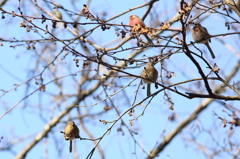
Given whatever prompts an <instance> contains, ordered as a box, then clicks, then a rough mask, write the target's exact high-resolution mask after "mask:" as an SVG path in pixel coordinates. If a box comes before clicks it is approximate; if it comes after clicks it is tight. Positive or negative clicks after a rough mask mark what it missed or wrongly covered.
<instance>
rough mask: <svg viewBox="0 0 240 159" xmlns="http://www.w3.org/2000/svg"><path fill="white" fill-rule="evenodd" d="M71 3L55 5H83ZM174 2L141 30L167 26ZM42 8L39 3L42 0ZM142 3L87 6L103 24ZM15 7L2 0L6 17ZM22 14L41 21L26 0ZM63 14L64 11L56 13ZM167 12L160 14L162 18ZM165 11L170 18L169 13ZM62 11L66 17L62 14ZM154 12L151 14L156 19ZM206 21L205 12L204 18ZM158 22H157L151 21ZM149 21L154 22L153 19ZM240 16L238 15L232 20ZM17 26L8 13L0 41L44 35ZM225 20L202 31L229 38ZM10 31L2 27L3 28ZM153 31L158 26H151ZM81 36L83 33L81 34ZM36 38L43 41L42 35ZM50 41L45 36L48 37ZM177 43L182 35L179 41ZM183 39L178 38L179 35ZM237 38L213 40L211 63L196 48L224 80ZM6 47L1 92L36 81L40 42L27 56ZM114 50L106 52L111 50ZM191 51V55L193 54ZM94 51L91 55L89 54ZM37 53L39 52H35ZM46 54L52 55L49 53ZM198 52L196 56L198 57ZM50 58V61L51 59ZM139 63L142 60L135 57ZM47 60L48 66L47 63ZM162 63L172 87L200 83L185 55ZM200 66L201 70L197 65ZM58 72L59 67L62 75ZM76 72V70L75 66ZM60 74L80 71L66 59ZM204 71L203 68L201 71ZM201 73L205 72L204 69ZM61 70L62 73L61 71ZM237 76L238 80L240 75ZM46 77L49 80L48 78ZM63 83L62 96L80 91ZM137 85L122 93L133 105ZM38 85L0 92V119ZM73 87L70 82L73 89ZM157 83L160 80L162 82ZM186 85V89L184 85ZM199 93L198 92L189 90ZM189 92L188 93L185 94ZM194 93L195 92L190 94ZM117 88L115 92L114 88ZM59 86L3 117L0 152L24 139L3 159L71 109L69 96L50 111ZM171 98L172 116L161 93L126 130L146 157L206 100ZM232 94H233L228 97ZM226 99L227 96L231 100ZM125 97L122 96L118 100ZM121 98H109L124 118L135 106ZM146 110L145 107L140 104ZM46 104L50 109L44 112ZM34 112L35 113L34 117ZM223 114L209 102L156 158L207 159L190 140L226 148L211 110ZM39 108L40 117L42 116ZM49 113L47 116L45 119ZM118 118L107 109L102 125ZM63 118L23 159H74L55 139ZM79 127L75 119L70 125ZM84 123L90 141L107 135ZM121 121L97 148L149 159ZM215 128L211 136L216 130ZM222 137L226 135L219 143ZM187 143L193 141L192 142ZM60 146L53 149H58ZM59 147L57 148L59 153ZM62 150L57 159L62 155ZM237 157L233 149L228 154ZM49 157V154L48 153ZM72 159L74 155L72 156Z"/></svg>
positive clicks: (123, 19) (109, 156) (102, 35)
mask: <svg viewBox="0 0 240 159" xmlns="http://www.w3.org/2000/svg"><path fill="white" fill-rule="evenodd" d="M75 2H76V3H75V4H76V5H75V6H72V5H71V4H70V2H68V1H63V0H59V1H57V3H58V4H60V5H63V6H64V7H65V8H66V9H68V10H72V11H74V12H77V11H79V10H81V8H82V6H83V4H85V3H86V1H75ZM176 2H177V3H179V1H171V0H170V1H159V2H156V3H154V8H153V9H154V10H155V11H156V12H158V13H159V15H154V14H151V13H150V14H149V16H148V17H147V18H146V19H145V24H146V25H147V26H151V24H153V22H152V19H159V21H160V22H165V21H167V20H168V19H169V18H171V17H172V16H173V15H175V14H176V7H177V5H175V4H174V3H176ZM39 3H40V2H39ZM144 3H146V1H142V0H138V1H136V0H135V1H133V0H132V1H126V0H122V1H111V0H98V1H92V2H91V3H90V8H89V9H90V11H92V13H93V14H95V15H101V14H103V12H107V15H106V19H109V18H110V17H113V16H116V15H118V14H120V13H122V12H124V11H127V10H128V9H129V8H133V7H136V6H139V5H142V4H144ZM17 7H18V3H17V1H13V0H10V1H8V2H7V4H6V5H4V6H3V9H4V10H7V11H9V12H11V11H15V12H16V13H18V10H17ZM42 7H44V8H46V10H48V11H51V8H50V7H49V8H48V6H42ZM146 9H147V7H143V8H140V9H137V10H133V11H131V12H129V13H127V14H124V15H122V16H120V17H119V18H116V19H114V20H112V21H110V22H109V23H116V24H121V23H123V24H128V17H129V16H130V15H132V14H136V15H139V17H142V16H143V14H144V13H145V11H146ZM22 10H23V11H24V12H23V14H26V15H29V16H38V17H40V15H39V10H37V9H36V7H35V6H34V5H33V4H32V3H31V2H30V1H29V2H26V3H25V5H24V6H23V8H22ZM60 11H61V10H60ZM163 11H164V12H163ZM166 11H167V12H166ZM61 12H62V13H63V11H61ZM156 12H154V13H156ZM206 15H207V14H206ZM156 16H157V18H156ZM153 17H154V18H153ZM235 17H237V16H235ZM63 20H66V21H71V18H70V17H69V16H68V15H67V14H65V13H63ZM21 21H22V19H20V18H12V17H11V16H10V15H6V14H5V19H1V20H0V25H1V29H0V37H1V38H3V39H8V40H13V39H18V40H28V39H41V38H42V37H41V36H40V35H39V34H34V33H33V32H32V33H27V32H26V30H25V29H24V28H20V27H19V23H20V22H21ZM226 21H229V19H224V18H222V17H219V15H218V14H212V15H211V16H209V17H208V18H206V19H205V20H204V21H203V22H202V25H203V26H205V27H207V28H208V31H209V32H210V34H212V35H215V34H220V33H227V32H233V31H232V30H227V29H226V27H224V24H225V22H226ZM36 22H37V24H38V25H40V26H42V27H43V28H44V27H45V25H46V24H48V25H49V27H50V29H51V23H50V22H46V23H45V24H41V21H40V20H39V21H36ZM80 22H87V20H84V18H81V20H80ZM6 26H7V27H6ZM93 26H94V25H86V26H84V29H85V30H89V29H91V28H92V27H93ZM152 27H157V26H152ZM179 27H180V23H176V24H174V25H173V26H172V28H175V29H176V28H179ZM191 28H192V26H190V28H189V29H191ZM189 31H190V30H188V31H187V43H190V41H192V37H191V32H189ZM56 32H60V33H59V34H57V37H59V38H64V39H66V38H71V37H73V35H71V34H70V33H68V31H65V30H63V28H57V29H56ZM80 32H81V30H80ZM41 35H43V36H46V35H44V34H43V33H41ZM161 35H169V34H168V33H163V34H161ZM46 37H47V36H46ZM92 37H94V39H91V40H93V41H94V42H96V43H97V44H98V45H99V46H104V45H105V44H106V43H108V42H110V41H112V40H113V39H116V38H117V37H116V35H115V34H114V28H113V27H112V28H111V29H110V30H107V31H105V32H101V29H100V28H99V29H97V30H96V31H95V32H94V33H92ZM178 37H180V36H178ZM180 38H181V37H180ZM236 39H239V36H237V35H231V36H226V37H217V38H212V43H211V44H210V45H211V46H212V49H213V50H214V52H215V55H216V59H214V60H213V59H211V57H210V55H209V54H208V50H207V49H206V47H205V46H204V45H199V44H196V46H198V47H199V48H201V49H202V50H203V52H204V56H205V57H206V59H207V60H209V63H211V64H212V65H213V64H214V63H217V65H218V67H219V68H220V69H221V70H220V74H221V75H222V76H223V77H225V76H226V75H227V74H228V73H229V71H230V70H231V69H232V68H233V66H234V63H235V62H236V61H237V60H239V58H238V57H239V53H238V52H239V43H238V42H239V40H236ZM221 40H224V41H229V43H228V44H229V46H230V47H233V48H234V49H235V50H236V51H237V54H238V56H236V54H234V52H232V51H231V50H230V49H228V48H229V47H228V48H227V46H226V45H223V44H222V43H221ZM2 44H3V46H2V47H0V77H1V78H0V89H2V90H10V89H13V88H14V87H15V84H21V83H22V82H25V81H26V80H27V79H29V78H30V77H32V76H35V75H36V74H37V73H36V72H35V71H34V69H35V66H36V61H35V60H34V59H36V56H37V54H38V51H39V50H37V49H38V47H41V44H36V48H37V49H36V50H27V49H26V46H27V45H24V46H20V47H16V48H15V49H14V48H11V47H9V46H10V45H16V44H18V43H8V42H2ZM133 44H134V40H131V41H129V42H128V43H127V44H126V45H124V47H125V48H127V47H131V46H132V45H133ZM114 45H116V44H113V45H110V46H107V47H112V46H114ZM49 46H50V47H52V52H56V54H57V53H59V51H60V50H61V49H62V44H60V43H57V44H56V45H54V44H53V43H52V42H49ZM77 49H81V48H80V47H79V46H77ZM160 50H161V48H152V49H149V50H147V51H145V52H144V53H142V54H141V56H142V55H143V54H147V55H148V56H151V55H158V54H159V52H160ZM192 50H195V51H196V49H194V48H192ZM92 51H94V49H93V48H92ZM36 52H37V53H36ZM52 52H51V53H52ZM196 52H197V51H196ZM129 53H131V51H125V52H120V53H119V55H118V57H122V58H126V57H127V55H128V54H129ZM61 57H63V54H62V55H60V56H59V60H60V59H61ZM53 58H54V57H51V56H49V61H51V60H53ZM137 58H141V57H140V56H138V57H137ZM108 60H109V62H111V63H114V61H111V60H110V59H108ZM49 61H46V64H47V63H48V62H49ZM164 62H165V63H167V64H166V65H165V66H166V67H167V69H168V70H169V71H173V72H174V73H175V74H176V76H175V77H172V78H171V79H169V81H170V82H172V83H176V82H180V81H183V80H186V79H191V78H199V77H200V75H199V74H198V72H197V70H196V69H195V66H194V65H193V64H192V63H191V62H190V60H189V59H188V58H187V57H186V56H183V55H182V54H176V55H174V56H171V58H170V59H167V60H165V61H164ZM199 64H201V65H204V64H203V63H202V62H201V61H200V60H199ZM61 67H62V68H63V69H61ZM65 67H72V68H71V70H70V71H67V69H64V68H65ZM80 67H81V66H80ZM43 68H44V65H42V68H38V70H42V69H43ZM57 68H58V69H57V71H59V72H58V73H59V77H60V76H64V75H68V74H70V73H75V72H77V71H79V68H77V67H75V66H74V63H73V62H72V57H70V56H68V57H67V58H65V59H64V60H63V61H62V65H61V66H57ZM156 68H157V69H158V70H159V69H160V66H159V65H157V66H156ZM203 68H204V66H203ZM205 68H206V66H205ZM141 69H142V67H141V68H137V69H129V70H127V71H128V72H130V73H133V74H140V71H141ZM61 70H62V71H61ZM204 71H206V72H208V69H207V68H206V69H204ZM239 75H240V74H239V73H238V77H239ZM49 77H50V78H49ZM49 77H48V74H45V76H44V83H47V82H49V81H51V80H53V79H51V75H49ZM74 78H75V79H77V80H79V79H80V78H81V77H80V74H77V76H76V77H74ZM131 80H133V78H124V79H122V80H121V82H122V83H121V84H119V85H123V86H124V85H126V84H127V83H129V82H130V81H131ZM60 81H64V85H63V87H64V91H65V93H70V94H71V93H74V92H76V90H74V87H76V86H77V83H73V82H72V81H74V80H73V79H72V77H65V78H63V79H62V80H60ZM139 81H140V80H136V81H134V83H133V84H132V85H131V86H130V87H128V88H126V89H125V93H126V94H127V95H128V96H129V97H130V98H129V99H131V100H133V99H134V97H135V91H136V90H137V86H138V84H139ZM237 81H239V78H235V81H231V82H237ZM34 82H35V81H34V80H32V81H30V82H28V83H27V84H23V85H22V86H20V87H18V88H17V89H16V90H12V91H9V92H8V93H7V94H4V92H1V94H0V105H1V107H0V115H2V114H3V113H4V112H6V110H8V109H9V108H11V107H12V106H14V105H15V104H16V103H18V102H19V101H20V100H21V99H22V98H24V97H25V96H27V95H28V94H30V93H32V92H33V91H34V90H36V89H37V88H38V87H37V86H36V85H35V83H34ZM71 82H72V83H71ZM159 82H160V78H159ZM210 83H211V84H212V85H216V84H219V82H214V81H213V82H210ZM93 84H94V81H93V82H89V85H93ZM188 86H189V85H186V87H188ZM193 87H196V86H193ZM84 89H88V86H84ZM190 89H192V88H190ZM194 89H197V87H196V88H194ZM116 90H119V89H117V88H116ZM55 91H56V88H55V85H54V83H52V84H49V85H47V91H46V92H36V93H34V94H33V95H31V96H30V97H28V98H27V99H25V100H24V101H22V102H21V103H20V104H18V105H17V106H16V107H15V108H14V109H13V110H12V111H11V112H9V113H8V114H6V115H5V116H4V117H2V118H1V119H0V136H3V139H2V140H1V142H0V147H1V148H2V147H6V142H13V143H14V142H20V141H18V140H17V139H18V138H22V139H25V138H27V140H25V141H24V142H21V144H17V146H14V147H13V151H11V152H10V151H6V150H5V151H1V152H0V158H4V159H8V158H14V156H15V155H16V154H17V153H19V152H20V151H21V150H22V149H23V148H24V147H25V146H26V145H27V144H29V143H30V142H31V141H32V139H33V138H34V137H35V135H36V134H38V133H39V132H41V131H42V130H43V129H44V126H45V124H46V123H47V121H45V120H49V119H51V118H53V117H54V116H56V115H57V114H58V113H59V112H60V111H61V110H63V109H64V107H65V106H67V105H68V104H70V103H71V102H72V101H73V100H72V99H71V98H70V99H69V100H67V101H65V102H64V103H58V102H56V103H51V105H49V104H50V103H49V100H50V99H51V94H56V92H55ZM101 91H102V90H101V89H100V90H98V91H97V92H98V93H100V92H101ZM154 91H156V89H155V88H154V86H153V85H152V92H154ZM168 93H169V96H170V97H171V99H172V101H173V102H174V111H172V110H170V109H168V107H169V105H168V103H167V102H166V100H165V99H164V94H163V92H162V93H159V94H158V95H157V96H156V97H155V98H154V99H153V101H152V102H151V104H150V105H149V106H148V108H147V109H146V111H145V113H144V115H143V116H142V117H140V118H139V119H138V120H135V121H134V122H133V126H130V125H128V126H129V127H130V128H131V129H132V130H134V131H135V132H137V133H138V135H134V137H135V138H136V140H137V141H138V142H139V143H140V145H141V146H142V148H143V149H144V150H145V151H146V152H147V153H148V152H149V151H150V150H151V149H153V148H154V146H155V145H158V143H160V142H161V141H162V139H163V136H165V135H167V134H168V133H170V132H171V131H172V130H173V129H174V128H175V127H176V125H177V124H179V123H180V122H181V121H182V120H184V119H185V118H186V117H187V116H188V115H189V113H191V112H192V111H193V110H194V109H195V108H196V107H197V106H198V105H199V104H200V103H202V102H203V101H204V100H205V99H192V100H189V99H185V98H183V97H181V96H179V95H177V94H175V93H171V92H168ZM233 94H234V93H233V92H232V95H233ZM229 95H231V94H229ZM145 96H146V90H144V89H140V90H139V94H138V96H137V101H140V100H141V99H142V98H145ZM123 99H124V98H123ZM123 99H121V96H120V95H119V96H115V97H113V100H114V102H115V103H119V105H117V106H118V107H121V108H119V109H120V110H121V113H122V112H123V111H124V110H126V109H127V108H129V107H130V106H131V104H132V103H133V101H124V100H123ZM94 103H95V101H94V100H93V99H92V97H88V98H87V100H85V101H84V102H83V103H80V105H90V104H94ZM226 103H227V104H229V105H233V106H237V105H239V104H240V102H239V101H234V102H231V101H229V102H226ZM105 104H106V103H104V102H103V103H100V104H99V105H97V106H94V107H90V108H81V111H82V112H83V113H84V112H86V111H91V113H94V112H96V113H98V112H100V111H101V110H102V108H103V106H104V105H105ZM144 104H147V102H145V103H144ZM48 105H49V106H48ZM57 105H60V107H59V108H57V109H55V110H54V111H53V110H52V109H53V108H55V107H57ZM36 109H38V111H36ZM223 109H224V110H226V109H225V108H224V107H223V106H222V105H221V104H220V103H219V100H215V101H214V102H212V103H211V105H210V107H208V108H207V109H206V110H205V111H204V112H203V113H201V114H200V115H199V116H198V118H197V119H196V120H194V121H193V122H192V123H191V124H190V125H189V126H187V127H186V128H185V129H184V130H183V131H182V132H181V133H179V134H178V135H177V136H176V137H175V138H174V139H173V140H172V142H171V143H170V144H169V145H168V146H167V147H165V149H164V150H163V151H162V152H161V154H160V156H159V157H158V158H161V159H165V158H172V159H182V158H185V159H187V158H189V159H190V158H194V159H203V158H206V156H205V155H203V154H202V152H201V151H200V150H199V147H197V145H196V144H194V142H195V141H197V142H200V143H202V144H203V145H204V146H211V145H217V144H218V146H219V145H220V147H224V146H225V147H226V148H229V146H230V145H229V144H228V142H227V143H226V142H225V140H224V139H227V138H228V136H227V135H228V134H230V132H231V131H230V130H229V129H228V128H221V125H222V123H221V120H219V119H217V117H216V116H214V115H213V111H214V112H216V113H218V115H220V116H222V117H226V118H229V117H228V115H227V114H226V113H224V112H222V110H223ZM40 110H41V111H40ZM142 110H143V107H141V106H138V107H137V108H136V109H135V113H134V115H135V116H134V117H136V116H137V115H139V114H140V113H141V112H142ZM49 112H51V113H49ZM173 113H176V120H175V121H173V122H172V121H169V120H168V117H169V116H171V115H172V114H173ZM70 116H71V117H75V116H76V112H74V109H73V110H72V111H71V112H70V114H69V117H70ZM116 117H117V115H116V113H115V112H114V111H109V112H107V113H105V114H104V115H103V116H101V118H100V119H102V120H107V121H113V120H115V119H116ZM132 118H133V117H130V116H128V115H125V116H124V117H123V120H124V121H125V122H126V123H127V124H129V120H130V119H132ZM66 120H67V118H64V119H63V120H62V122H60V123H59V124H57V125H56V126H55V127H54V128H53V130H52V131H51V132H50V133H49V134H48V136H47V137H46V138H45V139H43V140H41V141H40V142H39V143H38V144H37V145H36V146H35V147H34V148H33V149H32V150H31V151H30V152H29V153H28V155H27V157H26V158H27V159H33V158H34V159H41V158H46V156H48V158H50V159H51V158H56V156H58V158H74V153H71V154H70V153H69V151H68V144H69V143H68V142H66V141H65V140H64V138H63V134H61V133H57V132H60V131H62V130H63V129H64V125H65V123H64V122H65V121H66ZM75 121H76V123H77V124H79V123H78V122H77V120H75ZM84 123H86V124H85V125H86V126H87V128H88V130H89V132H91V133H92V134H93V135H94V137H95V138H98V137H100V136H101V135H102V134H103V133H104V132H105V131H106V129H107V128H108V127H109V126H110V124H107V125H103V124H102V123H100V122H99V119H98V118H93V119H90V118H89V119H88V120H84ZM119 126H120V122H118V123H117V124H116V125H115V126H114V127H113V129H112V131H111V132H110V134H108V135H106V136H105V137H104V139H103V140H102V141H101V142H100V146H101V148H102V149H103V150H104V152H107V153H106V159H113V158H114V159H122V158H126V159H130V158H139V159H141V158H146V154H145V153H144V152H143V151H142V150H141V149H140V148H139V146H136V145H135V144H134V141H133V139H132V138H131V136H130V135H129V132H128V131H127V130H126V128H125V127H123V131H124V133H125V135H122V133H121V132H117V128H119ZM79 128H80V131H81V137H84V138H87V134H86V133H85V132H84V131H82V130H81V127H79ZM214 129H216V131H214ZM209 130H212V131H213V132H214V138H215V139H219V140H217V142H214V141H213V140H212V136H210V135H209V133H208V131H209ZM236 134H239V131H238V130H234V133H233V135H236ZM224 136H225V137H224ZM190 138H192V141H190V140H189V139H190ZM235 142H239V139H238V138H235ZM56 143H58V144H56ZM58 146H59V147H58ZM93 146H94V144H93V143H92V142H91V141H88V140H83V141H74V151H76V152H77V154H78V155H79V158H85V157H86V156H87V154H88V153H89V152H90V150H91V149H92V148H93ZM57 150H62V151H61V152H60V153H61V154H59V151H57ZM233 151H234V150H233ZM133 152H136V153H137V155H136V156H135V154H133ZM46 154H47V155H46ZM168 156H170V157H168ZM75 157H76V156H75ZM228 157H229V154H227V153H226V154H223V155H222V156H221V158H228ZM93 158H100V156H99V153H98V152H97V151H95V153H94V155H93Z"/></svg>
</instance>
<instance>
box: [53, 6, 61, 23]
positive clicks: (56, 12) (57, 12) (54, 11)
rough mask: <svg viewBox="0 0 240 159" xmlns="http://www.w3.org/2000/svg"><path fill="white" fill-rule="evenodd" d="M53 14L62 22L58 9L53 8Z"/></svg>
mask: <svg viewBox="0 0 240 159" xmlns="http://www.w3.org/2000/svg"><path fill="white" fill-rule="evenodd" d="M53 13H54V14H55V16H56V17H57V18H58V19H59V20H62V14H61V12H59V10H58V7H55V8H54V9H53Z"/></svg>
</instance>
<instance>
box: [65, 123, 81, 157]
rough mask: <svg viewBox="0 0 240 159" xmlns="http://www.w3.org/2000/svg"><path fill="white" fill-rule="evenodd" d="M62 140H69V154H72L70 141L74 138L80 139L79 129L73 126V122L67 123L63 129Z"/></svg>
mask: <svg viewBox="0 0 240 159" xmlns="http://www.w3.org/2000/svg"><path fill="white" fill-rule="evenodd" d="M63 133H64V138H65V139H66V140H70V145H69V152H72V140H73V139H75V138H80V136H79V129H78V127H77V125H75V123H74V121H69V122H68V123H67V125H66V126H65V128H64V132H63Z"/></svg>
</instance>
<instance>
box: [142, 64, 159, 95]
mask: <svg viewBox="0 0 240 159" xmlns="http://www.w3.org/2000/svg"><path fill="white" fill-rule="evenodd" d="M141 77H143V78H146V79H149V80H146V79H142V80H143V82H144V83H146V84H147V96H150V95H151V83H153V82H156V81H157V78H158V71H157V69H156V68H155V67H154V66H153V63H152V62H148V63H147V65H146V67H144V68H143V70H142V72H141Z"/></svg>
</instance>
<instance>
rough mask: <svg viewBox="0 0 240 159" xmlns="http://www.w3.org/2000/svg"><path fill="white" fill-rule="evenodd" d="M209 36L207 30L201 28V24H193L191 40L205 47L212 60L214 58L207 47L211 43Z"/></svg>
mask: <svg viewBox="0 0 240 159" xmlns="http://www.w3.org/2000/svg"><path fill="white" fill-rule="evenodd" d="M210 36H211V35H210V34H209V33H208V31H207V29H206V28H205V27H203V26H201V24H195V25H194V27H193V29H192V38H193V40H194V41H195V42H197V43H201V44H204V45H206V46H207V48H208V50H209V52H210V53H211V55H212V58H213V59H214V58H215V55H214V53H213V51H212V49H211V47H210V45H209V43H208V42H211V39H210Z"/></svg>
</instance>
